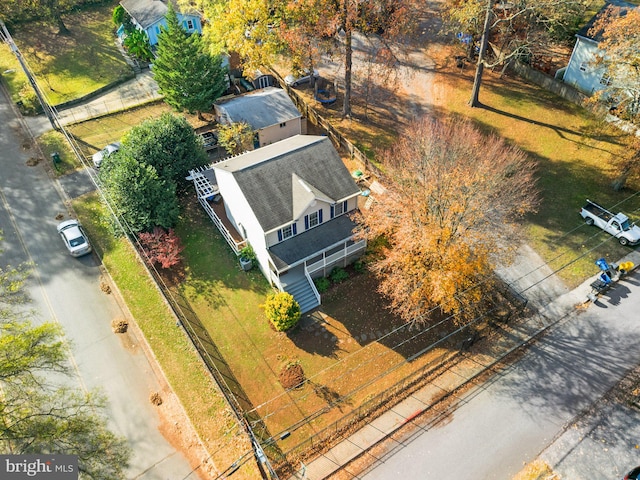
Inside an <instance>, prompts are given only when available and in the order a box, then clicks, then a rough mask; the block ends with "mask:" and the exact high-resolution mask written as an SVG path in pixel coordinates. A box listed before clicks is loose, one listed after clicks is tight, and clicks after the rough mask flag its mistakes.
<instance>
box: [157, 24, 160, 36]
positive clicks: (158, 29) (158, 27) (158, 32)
mask: <svg viewBox="0 0 640 480" xmlns="http://www.w3.org/2000/svg"><path fill="white" fill-rule="evenodd" d="M156 33H157V34H160V26H159V25H156Z"/></svg>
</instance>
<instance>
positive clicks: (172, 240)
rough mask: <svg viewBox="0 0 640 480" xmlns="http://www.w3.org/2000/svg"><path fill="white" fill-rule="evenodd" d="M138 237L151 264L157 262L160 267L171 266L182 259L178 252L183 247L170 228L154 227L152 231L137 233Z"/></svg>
mask: <svg viewBox="0 0 640 480" xmlns="http://www.w3.org/2000/svg"><path fill="white" fill-rule="evenodd" d="M138 239H139V240H140V243H141V244H142V248H143V249H144V252H145V254H146V255H147V257H148V258H149V260H150V261H151V263H153V264H159V265H160V267H162V268H171V267H173V266H174V265H177V264H178V263H180V261H181V260H182V256H181V255H180V252H182V250H184V247H183V246H182V245H181V244H180V239H179V238H178V236H177V235H176V234H175V232H174V231H173V229H172V228H170V229H169V231H166V230H165V229H164V228H162V227H155V228H154V229H153V232H150V233H139V234H138Z"/></svg>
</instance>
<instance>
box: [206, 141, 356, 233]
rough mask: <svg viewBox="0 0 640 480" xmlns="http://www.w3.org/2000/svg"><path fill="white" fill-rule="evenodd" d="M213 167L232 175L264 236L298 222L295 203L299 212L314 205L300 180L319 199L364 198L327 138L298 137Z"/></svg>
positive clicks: (334, 200)
mask: <svg viewBox="0 0 640 480" xmlns="http://www.w3.org/2000/svg"><path fill="white" fill-rule="evenodd" d="M213 168H214V169H221V170H224V171H228V172H232V173H233V176H234V177H235V180H236V182H237V183H238V185H239V187H240V189H241V190H242V193H243V194H244V196H245V198H246V199H247V202H249V205H250V206H251V209H252V210H253V212H254V214H255V216H256V218H257V219H258V222H259V223H260V225H261V226H262V229H263V230H264V231H265V232H269V231H272V230H274V229H276V228H279V227H281V226H283V225H286V224H289V223H291V222H292V221H294V220H298V219H297V218H294V213H293V212H294V202H295V203H296V208H295V210H296V211H298V212H300V206H299V205H300V204H299V202H303V203H304V202H306V203H307V204H308V203H309V201H312V200H313V199H312V198H311V197H310V196H308V195H307V196H305V195H304V194H301V189H300V188H299V187H300V186H303V185H302V184H301V183H300V180H301V181H302V182H304V183H305V184H307V185H308V186H309V187H310V190H311V193H313V195H314V196H315V197H316V198H318V199H320V200H323V199H330V200H332V201H333V202H338V201H342V200H344V199H346V198H348V197H352V196H355V195H359V194H360V189H359V188H358V186H357V185H356V184H355V182H354V181H353V179H352V178H351V175H350V174H349V171H348V170H347V168H346V167H345V166H344V163H342V160H341V159H340V156H339V155H338V152H337V151H336V149H335V148H334V147H333V144H332V143H331V140H330V139H329V138H328V137H318V136H313V135H296V136H294V137H291V138H287V139H285V140H281V141H280V142H276V143H273V144H271V145H267V146H265V147H262V148H258V149H256V150H253V151H251V152H247V153H244V154H242V155H238V156H237V157H233V158H231V159H228V160H225V161H223V162H220V163H216V164H214V165H213ZM295 182H298V183H297V184H296V183H295ZM294 185H295V186H294ZM302 197H305V198H302ZM294 198H295V200H294Z"/></svg>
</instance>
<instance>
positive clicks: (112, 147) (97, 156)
mask: <svg viewBox="0 0 640 480" xmlns="http://www.w3.org/2000/svg"><path fill="white" fill-rule="evenodd" d="M118 150H120V143H119V142H114V143H110V144H109V145H107V146H106V147H104V148H103V149H102V150H100V151H99V152H96V153H94V154H93V157H91V158H92V160H93V165H94V166H95V167H96V168H100V164H101V163H102V160H104V159H105V158H106V157H108V156H109V155H111V154H112V153H115V152H117V151H118Z"/></svg>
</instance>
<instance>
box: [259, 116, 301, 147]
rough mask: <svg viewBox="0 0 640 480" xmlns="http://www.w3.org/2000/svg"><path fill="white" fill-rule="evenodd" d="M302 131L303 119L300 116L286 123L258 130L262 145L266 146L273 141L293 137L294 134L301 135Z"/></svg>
mask: <svg viewBox="0 0 640 480" xmlns="http://www.w3.org/2000/svg"><path fill="white" fill-rule="evenodd" d="M301 133H302V121H301V119H300V118H296V119H294V120H288V121H287V122H285V125H284V126H283V127H281V126H280V125H271V126H270V127H265V128H263V129H262V130H259V131H258V138H259V140H260V146H261V147H264V146H265V145H269V144H271V143H275V142H279V141H280V140H284V139H285V138H289V137H293V136H294V135H300V134H301Z"/></svg>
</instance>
